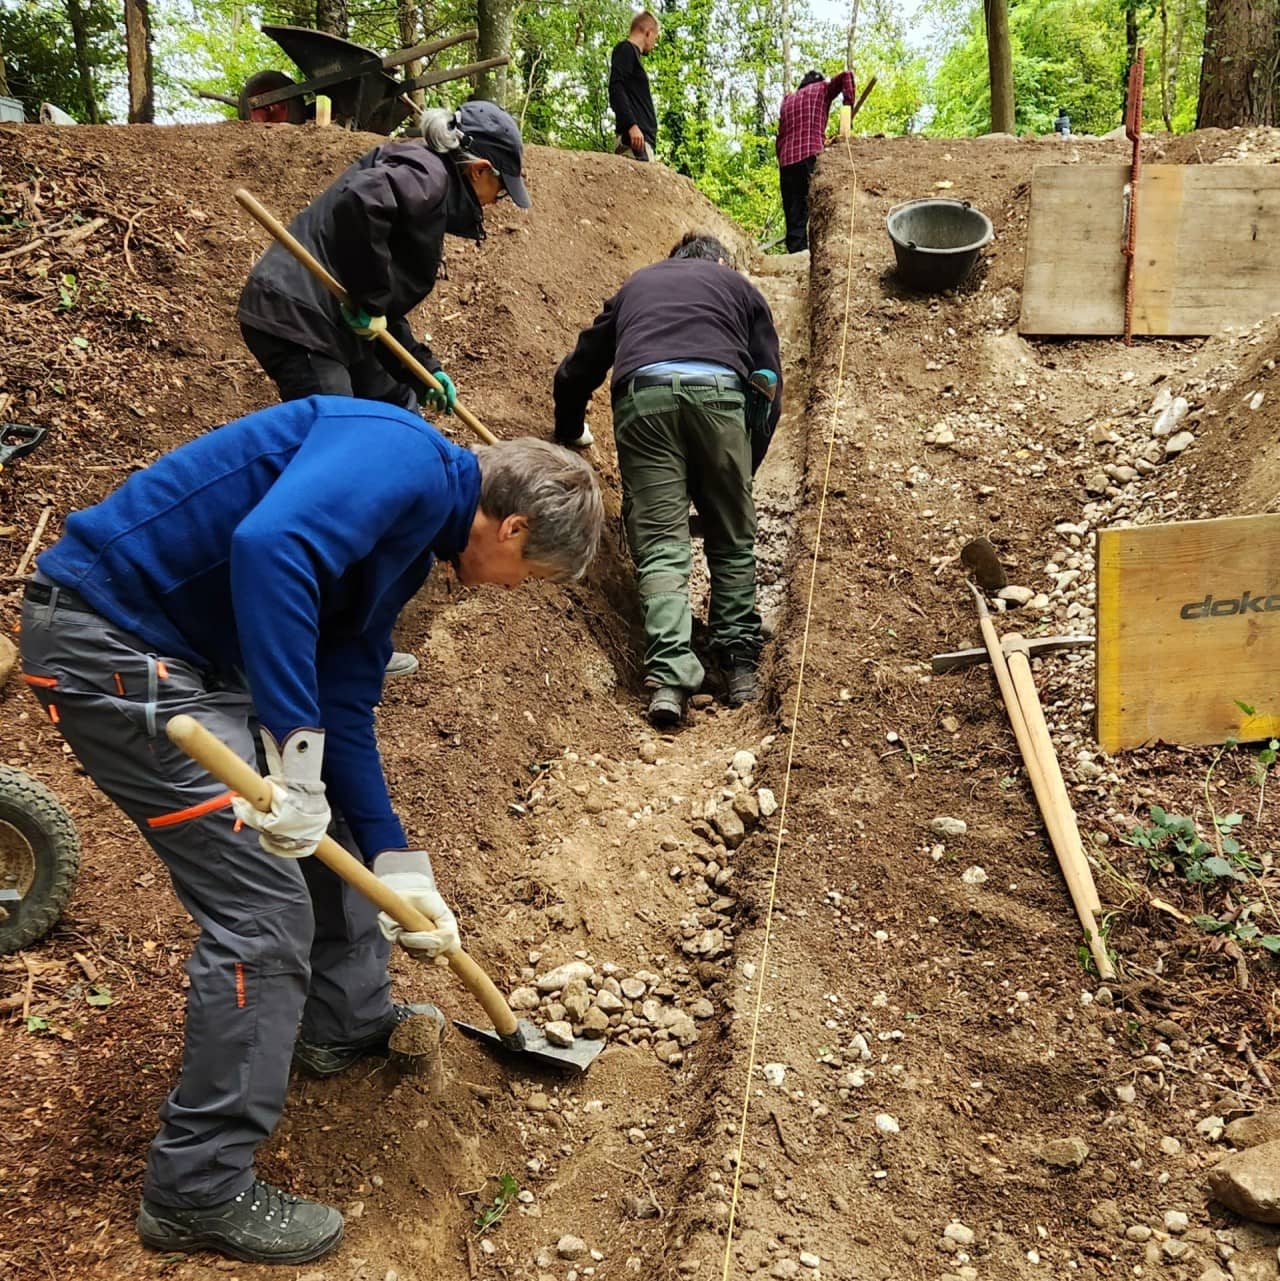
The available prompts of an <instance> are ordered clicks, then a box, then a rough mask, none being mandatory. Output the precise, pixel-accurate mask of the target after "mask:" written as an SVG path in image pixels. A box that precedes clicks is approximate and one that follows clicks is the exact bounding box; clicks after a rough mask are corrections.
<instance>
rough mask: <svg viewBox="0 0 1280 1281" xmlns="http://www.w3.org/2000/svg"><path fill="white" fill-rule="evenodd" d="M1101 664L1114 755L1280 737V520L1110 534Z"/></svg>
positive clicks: (1103, 576)
mask: <svg viewBox="0 0 1280 1281" xmlns="http://www.w3.org/2000/svg"><path fill="white" fill-rule="evenodd" d="M1097 655H1098V659H1097V661H1098V668H1097V685H1098V697H1097V707H1098V712H1097V715H1098V742H1099V744H1100V745H1101V746H1102V748H1103V750H1104V751H1107V752H1116V751H1120V750H1121V749H1123V748H1126V747H1139V746H1141V745H1142V744H1144V743H1153V742H1156V741H1162V742H1166V743H1181V744H1186V745H1191V744H1197V743H1201V744H1203V743H1221V742H1223V741H1225V740H1226V739H1227V738H1237V739H1240V740H1241V741H1247V740H1251V739H1259V738H1268V737H1271V736H1273V735H1280V515H1266V516H1235V517H1228V518H1226V519H1223V520H1196V521H1184V522H1179V523H1176V524H1168V525H1141V526H1134V527H1133V528H1129V529H1104V530H1100V531H1099V532H1098V642H1097ZM1242 704H1243V706H1242ZM1248 708H1252V709H1253V710H1252V712H1250V711H1248V710H1247V709H1248Z"/></svg>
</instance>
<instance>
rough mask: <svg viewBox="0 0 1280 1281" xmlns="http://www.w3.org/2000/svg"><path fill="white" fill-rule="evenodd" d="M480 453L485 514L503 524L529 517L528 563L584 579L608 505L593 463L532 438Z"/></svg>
mask: <svg viewBox="0 0 1280 1281" xmlns="http://www.w3.org/2000/svg"><path fill="white" fill-rule="evenodd" d="M475 453H476V457H477V458H478V459H479V461H480V509H481V511H483V512H484V514H485V515H486V516H488V517H490V518H491V519H493V520H498V521H501V520H506V518H507V517H508V516H524V517H525V518H526V519H527V520H528V522H529V541H528V542H527V543H526V545H525V549H524V558H525V560H532V561H537V562H538V563H539V564H542V565H549V566H550V567H551V568H552V569H553V570H555V571H556V574H555V576H556V577H557V578H581V577H582V575H583V574H585V573H586V571H587V566H588V565H590V564H591V561H592V559H593V558H594V556H595V554H596V548H597V547H598V546H599V545H600V532H601V530H602V529H603V527H604V502H603V500H602V499H601V497H600V485H599V483H598V482H597V481H596V474H595V471H594V470H593V469H592V467H591V464H590V463H588V462H587V461H586V459H584V458H581V457H579V455H577V454H575V453H573V452H572V451H571V450H568V449H563V448H561V446H559V445H553V444H551V442H550V441H546V440H536V439H534V438H533V437H531V436H524V437H521V438H520V439H518V440H500V441H498V443H497V444H496V445H477V446H475Z"/></svg>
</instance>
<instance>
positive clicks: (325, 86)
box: [260, 23, 413, 133]
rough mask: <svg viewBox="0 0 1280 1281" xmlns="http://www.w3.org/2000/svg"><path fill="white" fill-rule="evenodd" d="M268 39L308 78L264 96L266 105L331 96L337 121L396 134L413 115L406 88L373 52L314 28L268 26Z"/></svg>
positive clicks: (265, 29) (378, 131)
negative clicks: (405, 97) (310, 96)
mask: <svg viewBox="0 0 1280 1281" xmlns="http://www.w3.org/2000/svg"><path fill="white" fill-rule="evenodd" d="M262 34H263V35H265V36H269V37H270V38H271V39H272V40H274V41H275V42H276V44H278V45H279V46H280V48H281V49H283V50H284V51H285V53H286V54H288V55H289V57H290V58H291V59H292V60H293V62H294V63H295V64H296V65H297V67H298V69H299V70H300V71H301V72H302V73H303V75H304V76H306V77H307V78H306V79H305V80H303V81H302V82H301V83H299V84H296V85H292V86H291V87H290V88H288V89H277V90H275V91H273V92H272V93H270V94H263V95H261V98H260V101H261V102H262V103H263V104H264V105H265V103H266V102H269V101H270V102H282V101H284V100H285V99H286V98H296V97H301V96H302V95H304V94H309V93H325V94H327V95H328V96H329V98H330V99H331V100H332V102H333V114H334V116H335V118H339V119H341V118H346V119H349V120H351V121H352V122H353V123H354V124H355V126H356V128H358V129H368V130H371V131H372V132H374V133H390V132H391V131H392V130H393V129H394V128H395V127H396V126H397V125H398V124H400V123H401V121H403V120H407V119H408V118H409V116H410V115H412V114H413V113H412V111H411V109H410V107H409V106H408V105H407V104H406V103H405V102H403V101H401V98H400V95H401V93H402V92H403V91H404V87H405V86H404V85H403V84H402V83H401V82H400V81H399V80H398V79H397V78H396V77H395V76H394V75H392V74H391V73H390V72H389V71H387V70H386V69H385V68H384V67H383V58H382V55H381V54H380V53H377V52H375V51H374V50H373V49H367V48H366V47H365V46H364V45H361V44H356V43H355V42H354V41H351V40H344V39H342V37H341V36H334V35H330V34H329V33H328V32H327V31H313V30H311V29H310V28H309V27H287V26H280V25H276V24H274V23H264V24H263V27H262Z"/></svg>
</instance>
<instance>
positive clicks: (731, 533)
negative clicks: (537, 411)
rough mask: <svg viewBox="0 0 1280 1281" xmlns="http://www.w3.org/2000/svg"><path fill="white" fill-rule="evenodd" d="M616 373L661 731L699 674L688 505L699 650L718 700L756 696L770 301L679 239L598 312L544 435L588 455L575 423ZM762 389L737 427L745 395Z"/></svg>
mask: <svg viewBox="0 0 1280 1281" xmlns="http://www.w3.org/2000/svg"><path fill="white" fill-rule="evenodd" d="M611 365H612V366H613V389H612V394H613V432H614V438H615V440H616V442H617V449H618V467H619V470H620V471H621V473H622V515H623V520H624V523H625V525H626V530H627V541H628V543H629V544H630V547H631V555H632V557H633V558H634V560H635V563H636V572H637V576H638V578H639V585H640V599H641V605H642V608H643V610H644V629H645V635H646V638H647V642H648V644H647V647H646V649H645V656H644V663H645V683H646V685H648V686H649V687H650V689H651V690H652V694H651V695H650V699H649V719H650V721H652V722H653V723H654V724H655V725H659V726H670V725H675V724H676V723H678V722H679V720H680V718H681V717H682V716H683V715H684V705H685V700H686V698H687V697H688V696H689V695H690V694H691V693H693V692H694V691H696V690H697V689H698V688H699V687H700V686H701V684H702V680H703V676H704V674H705V673H704V671H703V667H702V664H701V663H700V662H699V661H698V658H697V656H696V655H695V654H694V652H693V646H692V644H691V635H692V623H693V620H692V615H691V612H690V608H689V571H690V568H691V566H692V550H691V547H690V543H689V503H690V500H692V502H693V505H694V507H696V508H697V510H698V514H699V515H700V517H701V518H702V529H703V536H704V546H705V548H706V553H707V567H708V569H709V570H710V572H711V603H710V608H709V613H708V618H707V624H708V630H709V631H710V643H711V649H712V652H713V653H714V654H715V656H716V658H717V660H718V663H719V666H720V667H721V669H722V672H723V675H724V685H725V694H726V701H727V702H728V703H729V704H730V706H733V707H736V706H738V705H739V704H742V703H745V702H747V701H749V700H750V699H753V698H754V697H755V696H756V666H757V664H758V662H759V658H760V649H761V645H762V637H761V629H760V615H759V614H758V613H757V612H756V559H755V536H756V513H755V505H754V503H753V501H752V495H751V478H752V475H753V473H754V472H755V470H756V468H757V467H758V466H759V465H760V462H761V461H762V460H763V458H764V453H765V450H766V449H767V448H768V445H769V439H770V437H771V436H772V434H773V430H774V428H775V427H776V426H777V422H778V417H779V415H780V414H781V412H782V383H781V374H780V370H781V362H780V359H779V352H778V334H777V331H776V330H775V328H774V325H773V316H772V314H771V313H770V311H769V304H768V303H767V302H766V301H765V299H764V296H763V295H762V294H761V293H760V291H759V290H758V289H756V287H755V286H754V285H752V284H751V282H750V281H748V280H747V279H746V277H745V276H742V275H740V274H739V273H738V272H737V271H735V270H734V268H733V267H732V266H731V265H730V262H729V252H728V250H727V249H725V247H724V246H723V245H722V244H721V243H720V242H719V241H718V240H716V239H715V238H714V237H712V236H708V235H703V234H700V233H693V232H691V233H689V234H688V235H686V236H685V237H684V239H682V240H681V241H680V243H679V244H678V245H676V246H675V248H674V249H672V251H671V255H670V257H668V258H667V259H665V260H664V261H662V262H657V263H654V264H653V265H652V266H649V267H643V268H641V270H639V271H637V272H636V273H635V274H634V275H633V276H631V277H630V278H629V279H628V280H626V281H625V282H624V284H623V286H622V288H621V289H620V290H619V291H618V292H617V293H616V294H615V295H614V296H613V297H612V298H610V299H609V301H608V302H606V303H605V305H604V310H603V311H602V312H601V313H600V315H599V316H598V317H597V318H596V320H595V322H594V323H593V324H592V325H590V326H589V327H588V328H586V329H584V330H583V331H582V333H581V334H579V336H578V343H577V346H576V347H575V348H574V349H573V351H572V352H570V354H569V355H568V356H566V357H565V359H564V360H563V361H562V362H561V365H560V368H559V369H558V370H557V371H556V376H555V419H556V421H555V436H556V439H557V440H559V441H561V442H562V443H564V444H570V445H579V446H582V445H589V444H590V443H591V433H590V430H589V429H588V428H587V426H586V422H585V419H584V415H585V413H586V408H587V404H588V402H589V401H590V399H591V395H592V392H594V391H595V389H596V388H597V387H598V386H599V385H600V383H601V382H602V381H603V380H604V377H605V374H606V373H607V372H608V370H609V367H610V366H611ZM761 383H765V384H767V385H769V387H770V389H771V393H770V394H771V398H772V403H771V404H768V403H765V404H764V405H763V406H762V412H761V414H760V418H759V421H758V423H757V424H756V425H755V426H754V427H753V429H751V430H748V426H747V406H748V396H749V395H751V396H754V395H755V394H756V393H755V392H754V391H753V390H751V385H752V384H755V385H759V384H761Z"/></svg>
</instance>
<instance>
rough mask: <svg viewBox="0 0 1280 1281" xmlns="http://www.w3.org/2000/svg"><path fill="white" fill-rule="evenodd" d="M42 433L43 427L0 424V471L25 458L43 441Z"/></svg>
mask: <svg viewBox="0 0 1280 1281" xmlns="http://www.w3.org/2000/svg"><path fill="white" fill-rule="evenodd" d="M0 399H3V397H0ZM44 433H45V428H43V427H28V426H26V425H25V424H23V423H0V471H4V468H5V464H6V463H11V462H13V460H14V459H15V458H25V457H26V455H27V454H29V453H30V452H31V451H32V450H33V449H34V448H35V447H36V446H37V445H38V444H39V443H40V442H41V441H42V440H43V439H44Z"/></svg>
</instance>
